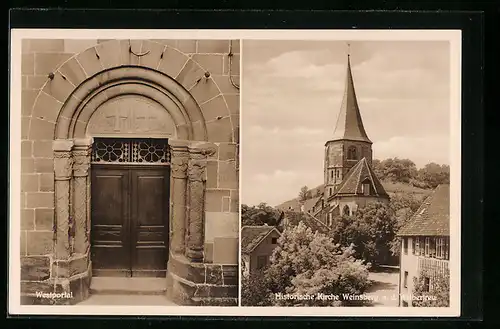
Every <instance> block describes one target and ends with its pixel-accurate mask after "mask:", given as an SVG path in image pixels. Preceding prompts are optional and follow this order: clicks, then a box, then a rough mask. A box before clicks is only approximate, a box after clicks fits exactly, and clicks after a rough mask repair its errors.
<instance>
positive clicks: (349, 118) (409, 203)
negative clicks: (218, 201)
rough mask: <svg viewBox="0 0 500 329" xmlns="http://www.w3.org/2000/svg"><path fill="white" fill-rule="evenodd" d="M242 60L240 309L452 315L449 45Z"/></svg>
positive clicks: (379, 46)
mask: <svg viewBox="0 0 500 329" xmlns="http://www.w3.org/2000/svg"><path fill="white" fill-rule="evenodd" d="M242 53H243V55H244V56H243V57H242V72H243V73H242V85H243V91H242V94H241V98H242V100H241V107H242V109H243V111H242V122H243V125H242V129H241V138H242V144H241V166H242V167H243V169H242V174H241V182H242V189H241V272H242V273H241V305H242V306H368V307H449V306H450V269H452V267H451V266H450V267H449V266H448V264H449V260H450V145H449V144H450V45H449V42H447V41H359V40H356V41H352V42H351V41H276V40H253V41H252V40H245V41H243V43H242ZM452 231H453V230H452ZM454 257H457V255H455V256H454ZM451 274H452V275H454V274H453V273H451ZM455 275H457V274H456V273H455Z"/></svg>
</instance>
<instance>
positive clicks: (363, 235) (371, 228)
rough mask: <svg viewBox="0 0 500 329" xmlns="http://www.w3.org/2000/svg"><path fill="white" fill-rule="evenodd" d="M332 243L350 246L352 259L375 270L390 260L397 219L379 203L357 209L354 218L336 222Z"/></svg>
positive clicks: (344, 217) (386, 207)
mask: <svg viewBox="0 0 500 329" xmlns="http://www.w3.org/2000/svg"><path fill="white" fill-rule="evenodd" d="M331 234H332V237H333V239H334V241H336V242H338V243H340V244H341V245H342V246H349V245H353V249H354V251H355V253H354V256H355V257H356V258H359V259H363V260H365V261H366V262H369V263H371V265H373V266H378V265H380V264H383V263H387V262H388V261H389V258H390V256H391V252H390V246H391V244H390V243H391V241H393V240H394V238H395V236H396V217H395V214H394V211H393V210H392V209H391V207H390V205H387V204H385V203H381V202H374V203H370V204H368V205H367V206H366V207H363V208H359V209H358V210H357V211H356V213H355V214H354V215H353V216H342V217H339V218H337V219H336V220H335V222H334V225H333V228H332V231H331Z"/></svg>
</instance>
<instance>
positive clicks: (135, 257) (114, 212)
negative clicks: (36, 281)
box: [91, 164, 170, 277]
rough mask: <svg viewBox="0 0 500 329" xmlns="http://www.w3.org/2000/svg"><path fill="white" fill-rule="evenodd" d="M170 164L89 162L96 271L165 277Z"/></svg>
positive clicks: (129, 275) (93, 261) (99, 273)
mask: <svg viewBox="0 0 500 329" xmlns="http://www.w3.org/2000/svg"><path fill="white" fill-rule="evenodd" d="M169 186H170V167H169V166H166V165H159V166H155V165H152V166H147V165H146V166H144V165H142V166H141V165H109V164H107V165H106V164H96V165H93V166H92V181H91V193H92V194H91V223H92V226H91V257H92V258H91V259H92V271H93V275H94V276H126V277H137V276H149V277H165V275H166V267H167V260H168V245H169V243H168V233H169V225H168V220H169V214H168V213H169V197H170V191H169Z"/></svg>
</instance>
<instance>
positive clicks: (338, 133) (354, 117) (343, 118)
mask: <svg viewBox="0 0 500 329" xmlns="http://www.w3.org/2000/svg"><path fill="white" fill-rule="evenodd" d="M341 139H348V140H354V141H363V142H368V143H371V141H370V139H369V138H368V136H367V134H366V131H365V128H364V126H363V121H362V120H361V114H360V112H359V106H358V100H357V99H356V91H355V89H354V81H353V78H352V72H351V60H350V58H349V57H348V59H347V76H346V82H345V90H344V97H343V99H342V104H341V106H340V112H339V116H338V117H337V123H336V125H335V130H334V133H333V138H332V140H341Z"/></svg>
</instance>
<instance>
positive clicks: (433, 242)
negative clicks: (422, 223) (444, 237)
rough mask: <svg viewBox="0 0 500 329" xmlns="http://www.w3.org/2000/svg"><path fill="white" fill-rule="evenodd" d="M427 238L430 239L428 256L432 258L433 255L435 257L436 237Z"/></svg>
mask: <svg viewBox="0 0 500 329" xmlns="http://www.w3.org/2000/svg"><path fill="white" fill-rule="evenodd" d="M429 240H430V241H429V244H430V246H429V249H430V250H429V256H430V257H432V258H434V257H436V238H430V239H429Z"/></svg>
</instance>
